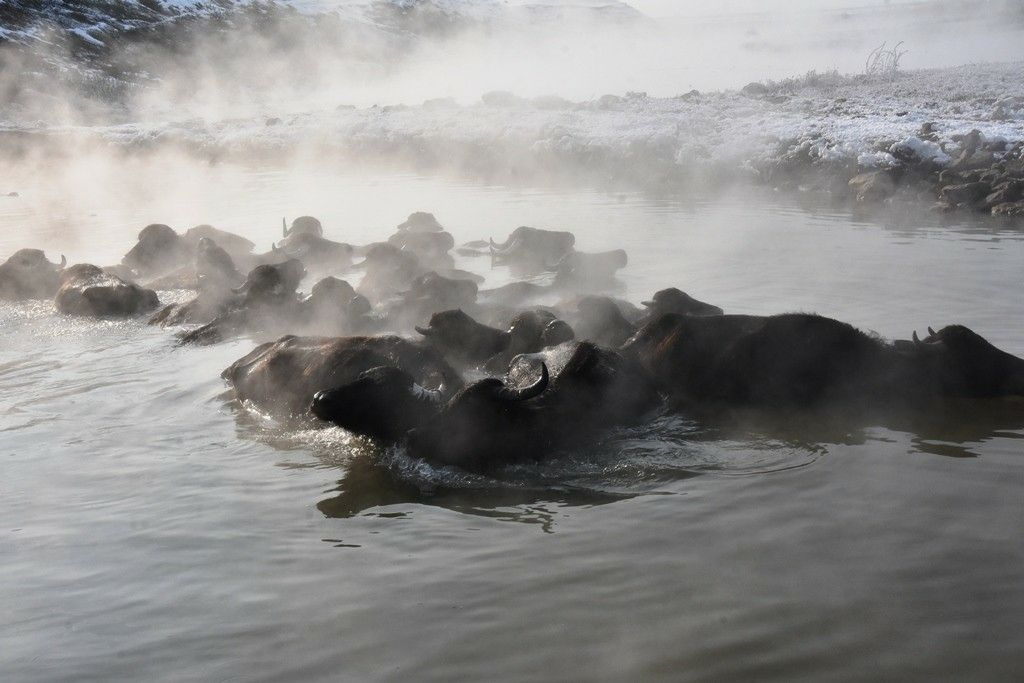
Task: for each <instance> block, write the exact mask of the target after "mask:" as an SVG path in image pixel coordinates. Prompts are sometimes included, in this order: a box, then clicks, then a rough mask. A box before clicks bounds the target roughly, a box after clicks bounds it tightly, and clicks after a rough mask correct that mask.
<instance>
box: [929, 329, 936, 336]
mask: <svg viewBox="0 0 1024 683" xmlns="http://www.w3.org/2000/svg"><path fill="white" fill-rule="evenodd" d="M928 335H929V336H931V337H934V336H935V330H933V329H932V328H930V327H929V328H928Z"/></svg>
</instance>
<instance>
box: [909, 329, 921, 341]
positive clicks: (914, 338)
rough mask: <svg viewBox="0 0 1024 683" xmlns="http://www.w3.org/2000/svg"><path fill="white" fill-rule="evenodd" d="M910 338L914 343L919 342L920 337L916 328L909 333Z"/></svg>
mask: <svg viewBox="0 0 1024 683" xmlns="http://www.w3.org/2000/svg"><path fill="white" fill-rule="evenodd" d="M910 338H911V339H913V340H914V343H915V344H920V343H921V338H920V337H918V336H917V330H914V333H913V334H911V335H910Z"/></svg>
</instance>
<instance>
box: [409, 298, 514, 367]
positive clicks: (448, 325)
mask: <svg viewBox="0 0 1024 683" xmlns="http://www.w3.org/2000/svg"><path fill="white" fill-rule="evenodd" d="M416 331H417V332H419V333H420V334H421V335H423V336H424V337H426V338H427V340H429V341H430V344H431V346H433V347H434V348H436V349H437V350H438V351H440V352H441V353H442V354H443V355H445V356H452V357H455V358H460V359H463V360H466V361H469V362H476V363H479V362H483V361H484V360H486V359H488V358H490V357H491V356H493V355H495V354H497V353H500V352H501V351H503V350H504V349H505V348H506V347H507V346H508V344H509V338H510V334H509V333H508V332H502V331H501V330H496V329H494V328H493V327H488V326H487V325H484V324H483V323H479V322H477V321H476V320H474V319H473V318H471V317H470V316H469V315H467V314H466V313H464V312H463V311H462V310H461V309H455V310H450V311H441V312H440V313H435V314H433V315H432V316H430V324H429V325H427V326H426V327H420V326H417V327H416Z"/></svg>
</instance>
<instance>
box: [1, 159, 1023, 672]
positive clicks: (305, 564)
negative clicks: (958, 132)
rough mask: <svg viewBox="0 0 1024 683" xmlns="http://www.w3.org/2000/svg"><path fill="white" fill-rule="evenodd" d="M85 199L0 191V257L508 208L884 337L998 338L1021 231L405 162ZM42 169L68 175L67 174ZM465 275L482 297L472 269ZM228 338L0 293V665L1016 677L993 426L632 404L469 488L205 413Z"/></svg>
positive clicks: (464, 224)
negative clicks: (769, 416)
mask: <svg viewBox="0 0 1024 683" xmlns="http://www.w3.org/2000/svg"><path fill="white" fill-rule="evenodd" d="M179 171H180V169H175V171H174V173H170V172H168V173H167V175H161V173H159V172H156V173H154V172H147V173H127V175H126V176H124V177H119V183H118V185H117V187H116V190H111V189H110V188H109V186H106V185H105V184H103V183H100V184H101V185H104V186H105V187H107V189H106V190H105V191H102V192H101V191H95V190H94V189H90V190H89V191H85V189H83V188H89V187H90V186H89V185H88V183H85V185H84V186H82V187H81V188H80V190H81V191H75V190H74V189H69V185H68V184H67V183H54V182H51V179H49V178H40V177H27V178H21V179H19V182H17V183H16V186H13V187H10V188H0V189H3V190H4V191H9V190H17V191H18V192H19V193H20V196H19V197H10V198H2V199H0V254H3V255H6V254H7V253H9V252H11V251H13V250H14V249H15V248H18V247H22V246H41V247H44V248H45V249H47V251H48V252H49V253H50V254H51V256H53V257H56V255H57V253H58V252H60V251H64V252H65V253H66V254H67V256H68V258H69V260H71V261H82V260H89V261H95V262H99V263H103V264H105V263H111V262H116V261H117V260H118V258H119V257H120V255H121V254H122V253H123V252H124V251H126V250H127V248H128V246H129V244H130V243H131V240H132V237H133V235H134V234H135V233H136V232H137V231H138V229H139V228H140V227H141V226H142V225H144V224H145V223H148V222H153V221H162V222H166V223H169V224H171V225H173V226H175V227H176V228H179V229H183V228H186V227H188V226H190V225H192V224H195V223H199V222H211V223H214V224H216V225H218V226H219V227H223V228H225V229H230V230H237V231H240V232H244V233H245V234H247V235H249V236H250V237H252V238H253V239H254V240H255V241H257V242H259V243H260V244H261V247H263V246H269V243H270V241H271V240H272V239H274V238H275V237H276V236H277V235H278V231H279V229H280V227H279V226H280V216H281V215H282V214H287V215H289V216H294V215H295V214H296V213H299V212H301V213H312V214H314V215H318V216H320V217H321V218H322V219H323V221H324V224H325V226H326V229H327V232H328V235H329V236H331V237H335V238H336V239H344V240H347V241H352V242H364V241H369V240H373V239H382V238H384V237H386V236H387V235H388V234H389V233H390V231H391V226H394V225H395V224H397V223H398V222H399V221H400V220H401V219H403V218H404V216H405V215H406V214H408V213H410V212H411V211H413V210H418V209H425V210H431V211H434V212H435V213H436V214H437V216H438V218H439V219H440V220H441V222H442V223H444V224H445V225H446V226H448V228H449V230H450V231H451V232H452V233H454V235H455V237H456V239H457V240H458V241H464V240H469V239H474V238H478V237H487V236H489V235H492V234H493V235H494V236H495V237H496V238H497V237H501V236H503V235H504V234H507V232H508V231H510V230H511V229H512V228H514V227H515V226H517V225H521V224H526V225H536V226H543V227H552V228H561V229H568V230H572V231H574V232H575V233H576V235H577V238H578V246H579V247H580V248H583V249H593V250H597V249H603V248H612V247H619V246H621V247H623V248H625V249H626V250H627V251H628V252H629V255H630V265H629V267H628V268H627V270H626V271H625V272H624V273H623V277H622V283H621V287H620V289H619V291H617V292H616V293H617V294H618V295H620V296H624V297H626V298H630V299H633V300H638V299H640V298H643V297H646V296H647V295H649V294H650V293H651V292H653V291H654V290H655V289H658V288H660V287H663V286H668V285H677V286H680V287H681V288H683V289H685V290H686V291H688V292H690V293H691V294H693V295H694V296H697V297H699V298H701V299H704V300H706V301H710V302H713V303H716V304H719V305H721V306H722V307H724V308H726V309H727V310H728V311H730V312H744V313H770V312H780V311H787V310H788V311H792V310H802V311H817V312H820V313H822V314H826V315H830V316H834V317H837V318H841V319H844V320H848V321H850V322H852V323H854V324H857V325H858V326H861V327H863V328H865V329H871V330H875V331H877V332H879V333H880V334H882V335H886V336H901V337H906V336H908V335H909V333H910V331H911V330H912V329H914V328H917V329H923V328H924V327H925V326H926V325H932V326H940V325H944V324H947V323H951V322H961V323H964V324H967V325H969V326H971V327H972V328H974V329H975V330H976V331H978V332H979V333H981V334H982V335H984V336H986V337H987V338H989V339H990V340H991V341H992V342H994V343H995V344H997V345H999V346H1001V347H1003V348H1005V349H1006V350H1008V351H1011V352H1014V353H1016V354H1018V355H1024V298H1022V297H1021V294H1020V292H1021V284H1022V283H1021V277H1022V267H1024V239H1022V238H1024V233H1022V232H1020V231H1017V230H1014V229H1013V228H1012V227H1010V226H1006V225H1003V224H999V223H993V222H989V221H974V220H969V219H962V218H960V219H954V220H952V221H950V222H948V223H946V224H941V223H940V221H941V220H944V219H938V218H935V217H928V216H925V217H924V218H923V219H922V218H921V217H920V215H917V218H914V219H911V218H909V217H908V215H904V214H902V213H901V212H898V211H897V212H889V213H886V214H882V215H874V216H854V215H851V214H850V213H849V212H848V211H845V210H841V209H837V208H830V207H829V206H827V205H822V204H820V203H813V202H812V203H807V202H801V201H800V200H794V199H791V198H784V197H776V196H766V195H762V194H759V193H755V192H747V193H743V194H740V195H734V196H729V197H723V198H719V199H715V200H710V201H704V202H701V201H693V200H692V199H682V198H678V197H672V196H660V197H652V196H649V195H645V194H641V193H630V192H623V193H607V192H596V191H588V190H578V189H563V190H546V191H539V190H528V189H522V188H504V187H482V186H476V185H469V184H464V183H456V182H450V181H446V180H443V179H436V178H433V179H432V178H422V177H416V176H408V175H404V176H403V175H393V174H387V175H381V174H372V173H371V174H357V173H336V172H331V173H327V172H318V173H298V172H295V170H294V169H292V170H290V171H288V172H283V171H265V170H264V171H252V170H242V169H228V170H225V169H223V168H201V169H200V168H196V169H191V170H190V172H189V173H187V174H182V173H180V172H179ZM65 180H66V178H65ZM463 265H464V266H465V267H467V268H471V269H474V270H477V271H478V272H480V273H481V274H484V275H486V276H487V277H488V278H489V279H490V281H491V282H494V283H500V282H502V281H505V280H507V278H508V275H507V274H506V273H503V272H501V271H491V270H490V269H489V263H485V262H482V261H474V260H472V259H467V260H466V261H465V262H464V263H463ZM251 346H252V343H251V342H249V341H245V340H243V341H238V342H233V343H228V344H224V345H221V346H216V347H212V348H206V349H182V348H178V347H175V346H174V345H173V343H172V339H171V335H170V334H169V332H168V331H166V330H159V329H153V328H148V327H146V326H145V325H144V324H142V322H140V321H138V320H130V321H120V322H113V321H81V320H72V319H68V318H64V317H60V316H57V315H56V314H54V313H53V312H52V309H51V307H50V305H49V304H47V303H45V302H44V303H33V304H18V305H11V304H3V305H0V462H2V467H3V469H2V472H3V476H2V477H0V520H2V526H0V556H2V557H3V562H2V563H0V605H2V606H3V609H2V611H0V625H2V631H3V634H4V636H3V646H2V647H0V674H2V677H3V678H4V679H5V680H19V681H21V680H40V681H42V680H46V681H52V680H76V681H77V680H104V681H106V680H118V679H133V680H139V679H153V680H175V681H185V680H226V679H232V680H253V679H256V680H279V679H284V678H303V679H313V680H315V679H321V680H338V679H347V680H367V679H386V680H408V679H425V680H451V679H452V678H468V679H482V678H485V677H486V678H500V679H508V680H531V679H532V680H539V679H544V680H550V679H577V680H578V679H607V680H629V679H638V678H644V679H665V680H681V679H682V680H712V679H713V680H751V679H753V678H757V679H777V680H792V679H793V678H796V677H801V678H811V679H855V680H864V679H888V680H892V679H917V680H934V679H936V678H949V677H955V678H967V677H970V678H978V679H986V680H996V679H1003V680H1009V679H1015V678H1018V677H1019V675H1020V673H1021V671H1022V670H1024V655H1022V652H1024V636H1022V635H1021V634H1022V633H1024V582H1022V581H1021V579H1020V577H1021V575H1022V573H1024V542H1022V541H1021V535H1020V529H1021V528H1022V524H1024V441H1022V438H1024V410H1021V409H1019V406H1018V407H1016V408H1015V407H1010V408H1005V407H1004V408H999V409H996V408H992V409H990V410H988V409H987V410H984V411H978V412H977V413H976V414H963V415H959V416H956V417H955V418H953V419H950V418H948V417H943V418H941V419H933V420H929V419H927V416H925V417H924V418H922V419H921V420H920V422H919V423H917V424H914V425H912V426H905V427H904V428H901V429H897V428H895V427H890V428H883V427H877V426H866V427H864V426H850V425H842V424H840V425H838V426H837V425H835V424H828V425H823V424H819V423H815V422H804V423H802V424H783V425H780V424H770V425H769V424H756V425H731V426H721V425H719V426H713V425H706V424H701V423H699V422H696V421H694V420H691V419H688V418H687V417H685V416H679V417H671V418H662V419H661V420H659V421H658V422H656V423H655V424H652V425H649V426H647V427H644V428H642V429H635V430H629V431H624V432H621V433H618V434H615V435H613V436H612V437H610V438H609V439H607V440H606V441H605V442H603V443H602V444H600V445H598V446H596V447H594V448H592V449H588V450H587V451H585V452H578V453H571V454H566V455H564V456H562V457H559V458H556V459H554V460H552V461H551V462H547V463H545V464H543V465H534V466H520V467H516V468H514V469H510V470H508V471H507V472H504V473H502V475H501V476H500V477H498V478H484V477H477V476H470V475H467V474H465V473H461V472H459V471H456V470H442V471H439V470H435V469H432V468H430V467H427V466H425V465H423V464H421V463H417V462H414V461H411V460H410V459H408V458H407V457H405V455H404V454H403V453H402V452H400V451H385V452H380V451H378V450H375V449H374V448H373V447H372V446H370V445H369V444H366V443H363V442H359V441H358V440H355V439H353V438H351V437H350V436H348V435H346V434H345V433H343V432H342V431H340V430H337V429H324V430H311V431H304V432H288V431H282V430H281V429H279V428H278V427H276V426H275V425H274V424H273V423H271V422H268V421H266V420H265V419H263V418H261V417H260V416H258V415H252V414H248V413H244V412H239V411H238V410H236V409H234V408H233V407H231V406H230V405H228V404H226V403H225V402H224V401H223V400H222V399H221V398H220V397H219V394H220V393H221V392H222V391H223V389H224V387H223V385H222V383H221V381H220V380H219V378H218V373H219V372H220V370H221V369H222V368H224V367H225V366H227V365H228V364H229V363H230V362H231V361H233V360H234V359H235V358H237V357H239V356H241V355H242V354H244V353H246V352H247V351H248V350H249V349H250V348H251Z"/></svg>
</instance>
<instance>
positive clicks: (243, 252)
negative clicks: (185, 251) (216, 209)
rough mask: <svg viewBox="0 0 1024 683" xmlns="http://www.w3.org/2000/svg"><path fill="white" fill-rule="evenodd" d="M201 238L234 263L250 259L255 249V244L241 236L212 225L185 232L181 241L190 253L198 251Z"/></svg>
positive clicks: (196, 227) (198, 226) (199, 226)
mask: <svg viewBox="0 0 1024 683" xmlns="http://www.w3.org/2000/svg"><path fill="white" fill-rule="evenodd" d="M203 238H206V239H209V240H213V241H214V242H215V243H216V244H217V246H219V247H220V248H222V249H223V250H224V251H226V252H227V253H228V254H229V255H230V256H231V259H232V260H233V261H235V262H244V261H245V260H246V259H247V258H251V255H252V251H253V249H255V248H256V245H255V244H253V243H252V242H251V241H250V240H248V239H246V238H244V237H242V236H241V235H236V234H235V233H233V232H228V231H226V230H218V229H217V228H215V227H213V226H212V225H205V224H204V225H197V226H195V227H194V228H189V229H188V230H186V231H185V234H184V235H182V236H181V239H182V241H183V242H184V243H185V245H186V246H187V247H188V248H189V249H191V250H192V251H197V250H198V248H199V242H200V240H202V239H203Z"/></svg>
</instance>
